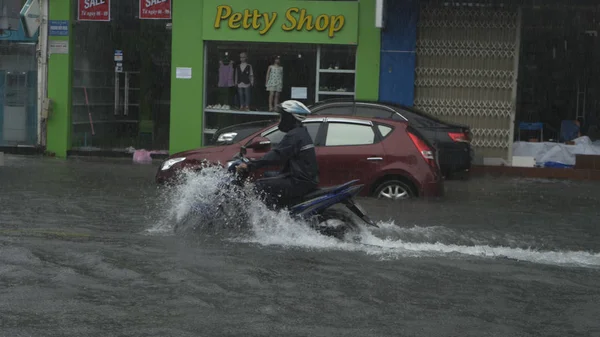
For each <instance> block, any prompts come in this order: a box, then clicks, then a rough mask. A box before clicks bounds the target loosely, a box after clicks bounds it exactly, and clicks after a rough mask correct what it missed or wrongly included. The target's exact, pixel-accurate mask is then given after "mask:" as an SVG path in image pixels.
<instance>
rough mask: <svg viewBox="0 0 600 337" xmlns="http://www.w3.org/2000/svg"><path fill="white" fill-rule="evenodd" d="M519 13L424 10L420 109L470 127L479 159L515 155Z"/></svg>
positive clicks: (488, 9)
mask: <svg viewBox="0 0 600 337" xmlns="http://www.w3.org/2000/svg"><path fill="white" fill-rule="evenodd" d="M518 21H519V15H518V10H517V8H510V9H509V8H498V7H495V8H493V7H485V6H483V5H475V4H467V5H465V6H454V5H447V6H444V5H442V4H433V3H424V4H422V5H421V8H420V13H419V23H418V31H417V34H418V35H417V56H416V70H415V71H416V74H415V75H416V76H415V103H414V104H415V107H417V108H420V109H422V110H424V111H426V112H428V113H430V114H432V115H435V116H437V117H438V118H440V119H442V120H445V121H448V122H454V123H460V124H465V125H469V126H470V127H471V130H472V132H473V146H474V149H475V154H476V156H477V157H488V158H502V159H504V160H509V159H510V156H511V147H512V137H513V136H512V135H513V130H514V128H513V122H512V120H514V106H515V97H516V76H515V75H516V71H515V69H517V65H518V64H517V62H518V39H519V37H518V31H519V29H518Z"/></svg>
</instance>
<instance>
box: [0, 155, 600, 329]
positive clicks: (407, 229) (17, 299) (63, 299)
mask: <svg viewBox="0 0 600 337" xmlns="http://www.w3.org/2000/svg"><path fill="white" fill-rule="evenodd" d="M157 165H158V163H155V164H154V165H133V164H131V163H130V161H128V160H106V159H102V160H93V159H85V160H83V159H70V160H67V161H62V160H57V159H50V158H37V157H19V156H6V158H5V166H3V167H0V299H1V300H0V336H386V337H387V336H477V337H481V336H600V323H599V320H598V317H600V221H599V220H598V219H600V217H599V214H598V213H599V212H600V210H599V208H598V205H599V204H600V191H599V188H600V185H599V184H596V183H590V182H566V181H550V180H532V179H513V178H473V179H471V180H470V181H467V182H463V181H455V182H448V183H447V185H446V189H447V195H446V197H445V198H443V199H442V200H435V201H431V200H430V201H425V200H419V201H413V202H404V203H401V204H391V203H386V202H378V201H375V200H372V199H361V200H360V201H361V203H362V204H363V206H364V208H366V210H367V211H368V212H370V214H371V215H372V217H373V218H374V219H375V220H377V221H378V222H379V223H380V225H381V227H382V228H381V229H379V230H375V231H372V232H368V233H363V236H362V239H363V242H366V243H368V245H361V244H354V243H352V244H351V243H339V242H336V241H334V240H332V239H328V238H325V237H321V236H319V235H317V234H315V233H313V232H311V231H308V230H305V229H304V227H302V226H301V224H299V223H296V222H294V221H292V220H290V219H289V218H287V217H286V216H285V214H275V213H272V212H269V211H265V210H264V209H261V208H260V207H259V205H254V204H250V205H249V206H248V209H249V212H251V213H252V216H251V222H252V223H251V224H250V225H251V229H252V230H251V231H249V232H245V233H244V234H241V233H234V232H231V233H228V232H226V231H225V232H222V233H220V234H219V235H208V234H206V235H203V234H202V232H198V233H195V234H194V233H190V234H187V235H185V236H184V235H174V234H173V231H172V226H173V223H174V222H175V221H176V219H177V218H178V217H182V216H184V214H183V213H185V212H186V209H187V207H189V204H190V203H191V202H192V200H191V199H193V197H194V195H195V194H194V193H195V192H198V190H201V189H202V188H203V186H205V187H206V186H208V185H207V183H206V181H197V180H195V181H191V182H189V183H188V185H185V186H182V187H181V188H180V189H179V190H177V191H165V190H164V189H159V188H157V186H155V185H154V182H153V176H154V173H155V171H156V168H157ZM194 191H195V192H194ZM196 197H197V194H196Z"/></svg>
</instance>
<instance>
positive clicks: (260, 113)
mask: <svg viewBox="0 0 600 337" xmlns="http://www.w3.org/2000/svg"><path fill="white" fill-rule="evenodd" d="M204 112H212V113H221V114H235V115H255V116H278V115H279V114H278V113H277V112H269V111H246V110H220V109H204Z"/></svg>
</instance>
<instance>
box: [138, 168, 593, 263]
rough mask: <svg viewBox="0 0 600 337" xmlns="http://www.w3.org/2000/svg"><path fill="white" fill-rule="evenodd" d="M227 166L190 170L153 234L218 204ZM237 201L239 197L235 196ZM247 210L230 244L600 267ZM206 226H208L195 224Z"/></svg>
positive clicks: (251, 204)
mask: <svg viewBox="0 0 600 337" xmlns="http://www.w3.org/2000/svg"><path fill="white" fill-rule="evenodd" d="M225 175H226V172H225V171H224V170H223V169H222V168H205V169H204V170H203V173H202V174H198V173H193V172H185V173H184V174H183V175H182V177H181V180H180V183H179V184H178V185H176V186H174V187H173V188H168V189H167V190H166V191H165V193H164V194H163V202H165V203H167V205H169V207H167V209H168V212H167V215H166V217H165V218H163V219H162V220H161V221H159V223H157V224H156V225H155V226H153V227H152V228H150V229H149V230H148V232H149V233H161V234H168V233H172V232H173V228H174V225H175V224H178V223H182V222H185V221H186V219H188V218H189V214H190V211H191V209H192V207H193V205H194V204H195V203H197V202H198V201H203V202H205V203H211V202H218V200H217V199H216V198H217V195H218V193H217V192H218V190H219V188H220V187H219V182H220V181H222V180H223V179H224V178H225ZM228 197H229V198H231V199H235V198H236V195H229V196H228ZM239 201H240V202H242V203H243V204H244V205H246V206H247V207H245V208H244V209H243V211H244V212H245V214H244V216H245V221H247V222H248V224H247V225H248V227H249V232H246V233H240V232H238V231H234V232H230V233H228V235H227V236H228V237H227V240H230V241H234V242H244V243H252V244H258V245H262V246H271V245H277V246H282V247H289V248H300V249H309V250H315V249H316V250H325V251H332V250H337V251H339V250H342V251H353V252H363V253H365V254H368V255H373V256H378V257H380V258H382V259H397V258H403V257H446V258H447V257H451V256H452V257H454V256H463V257H478V258H503V259H511V260H517V261H523V262H531V263H540V264H548V265H560V266H581V267H591V268H597V267H600V253H594V252H585V251H558V250H556V251H555V250H540V249H539V248H536V245H535V238H525V237H521V238H518V237H514V236H509V235H507V234H498V233H491V232H487V233H486V232H472V231H471V232H467V231H462V232H461V231H457V230H453V229H449V228H446V227H443V226H432V227H417V226H415V227H408V228H407V227H400V226H398V225H396V224H395V223H394V222H393V221H391V222H380V223H379V224H378V225H379V227H380V228H378V229H373V228H369V229H367V228H364V229H363V230H362V232H361V233H360V239H361V241H360V243H355V242H342V241H340V240H337V239H335V238H331V237H327V236H323V235H321V234H319V233H317V232H316V231H314V230H312V229H310V227H309V226H308V224H307V223H305V222H303V221H299V220H296V219H293V218H292V217H291V216H290V215H289V214H288V213H287V212H285V211H272V210H270V209H268V208H267V207H266V206H265V205H264V204H263V203H262V202H260V200H259V199H258V198H257V197H256V196H252V195H250V197H246V199H244V200H239ZM195 225H199V226H200V227H202V226H203V224H202V223H200V224H197V223H196V224H195Z"/></svg>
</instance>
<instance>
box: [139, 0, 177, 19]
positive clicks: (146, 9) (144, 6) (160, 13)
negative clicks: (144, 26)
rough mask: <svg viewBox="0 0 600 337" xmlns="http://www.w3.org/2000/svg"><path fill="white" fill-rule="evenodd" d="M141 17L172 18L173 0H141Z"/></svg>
mask: <svg viewBox="0 0 600 337" xmlns="http://www.w3.org/2000/svg"><path fill="white" fill-rule="evenodd" d="M140 19H154V20H156V19H167V20H168V19H171V0H140Z"/></svg>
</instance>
